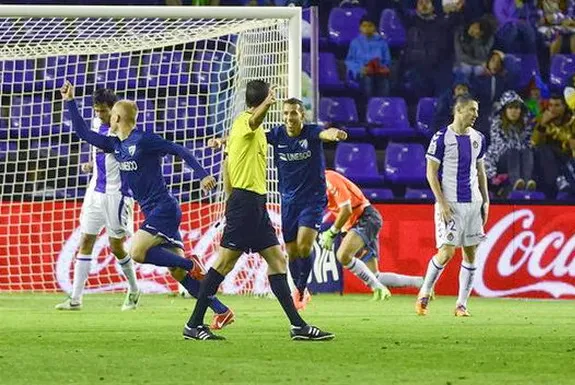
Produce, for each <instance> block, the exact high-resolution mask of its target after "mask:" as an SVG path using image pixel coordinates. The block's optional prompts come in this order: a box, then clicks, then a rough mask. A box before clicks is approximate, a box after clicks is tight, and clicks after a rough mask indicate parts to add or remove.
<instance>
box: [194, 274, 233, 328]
mask: <svg viewBox="0 0 575 385" xmlns="http://www.w3.org/2000/svg"><path fill="white" fill-rule="evenodd" d="M224 278H225V277H224V276H223V275H221V274H220V273H218V272H217V271H216V270H215V269H213V268H211V269H210V270H208V274H206V277H205V278H204V280H203V281H202V283H201V284H200V290H199V292H198V301H197V302H196V307H194V311H193V312H192V315H191V316H190V319H189V320H188V327H190V328H195V327H197V326H200V325H203V323H204V316H205V315H206V310H207V309H208V306H209V305H210V297H213V296H214V295H215V294H216V292H217V291H218V287H220V284H221V283H222V282H223V280H224ZM184 287H185V286H184Z"/></svg>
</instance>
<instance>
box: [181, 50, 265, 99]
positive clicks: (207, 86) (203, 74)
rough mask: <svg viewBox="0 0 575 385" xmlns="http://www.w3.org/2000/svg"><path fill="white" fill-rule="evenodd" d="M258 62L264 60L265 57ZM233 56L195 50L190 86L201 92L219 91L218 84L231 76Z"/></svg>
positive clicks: (219, 52)
mask: <svg viewBox="0 0 575 385" xmlns="http://www.w3.org/2000/svg"><path fill="white" fill-rule="evenodd" d="M259 60H266V58H265V57H262V58H259ZM232 61H233V56H232V55H231V54H229V53H225V52H221V51H208V50H197V51H196V52H195V54H194V59H193V61H192V71H191V72H192V77H191V81H192V84H195V85H197V86H199V87H200V89H201V90H202V91H203V92H208V91H209V92H214V91H216V92H217V91H219V89H220V82H225V81H228V80H229V79H230V78H231V76H232V72H231V71H232Z"/></svg>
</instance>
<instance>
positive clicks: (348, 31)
mask: <svg viewBox="0 0 575 385" xmlns="http://www.w3.org/2000/svg"><path fill="white" fill-rule="evenodd" d="M365 14H366V10H365V9H364V8H360V7H355V8H333V9H332V10H331V12H330V13H329V20H328V31H329V38H330V41H331V42H332V43H335V44H337V45H347V44H349V42H350V41H351V40H353V39H354V38H355V37H356V36H357V35H358V34H359V21H360V20H361V18H362V17H363V16H364V15H365Z"/></svg>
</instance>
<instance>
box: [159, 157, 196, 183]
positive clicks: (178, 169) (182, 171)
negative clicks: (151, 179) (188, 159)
mask: <svg viewBox="0 0 575 385" xmlns="http://www.w3.org/2000/svg"><path fill="white" fill-rule="evenodd" d="M162 170H163V173H164V180H165V181H166V183H168V184H174V183H176V184H178V183H182V182H187V181H191V180H192V171H191V170H190V169H189V168H187V167H185V166H184V162H183V161H182V160H180V159H177V160H176V159H175V158H174V156H173V155H167V156H165V157H164V164H163V166H162Z"/></svg>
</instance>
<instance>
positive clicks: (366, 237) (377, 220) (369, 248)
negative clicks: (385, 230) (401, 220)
mask: <svg viewBox="0 0 575 385" xmlns="http://www.w3.org/2000/svg"><path fill="white" fill-rule="evenodd" d="M382 226H383V219H381V215H380V214H379V211H377V210H376V209H375V208H374V207H373V206H367V207H366V208H365V209H364V210H363V213H362V214H361V215H360V217H359V218H358V220H357V223H356V224H355V225H354V226H353V227H352V228H351V229H349V231H354V232H355V233H356V234H357V235H359V236H360V237H361V239H363V242H364V243H365V248H364V250H361V251H360V252H359V254H360V255H359V256H358V258H360V259H361V260H362V261H364V262H367V261H368V260H370V259H372V258H378V257H379V231H380V230H381V227H382Z"/></svg>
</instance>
